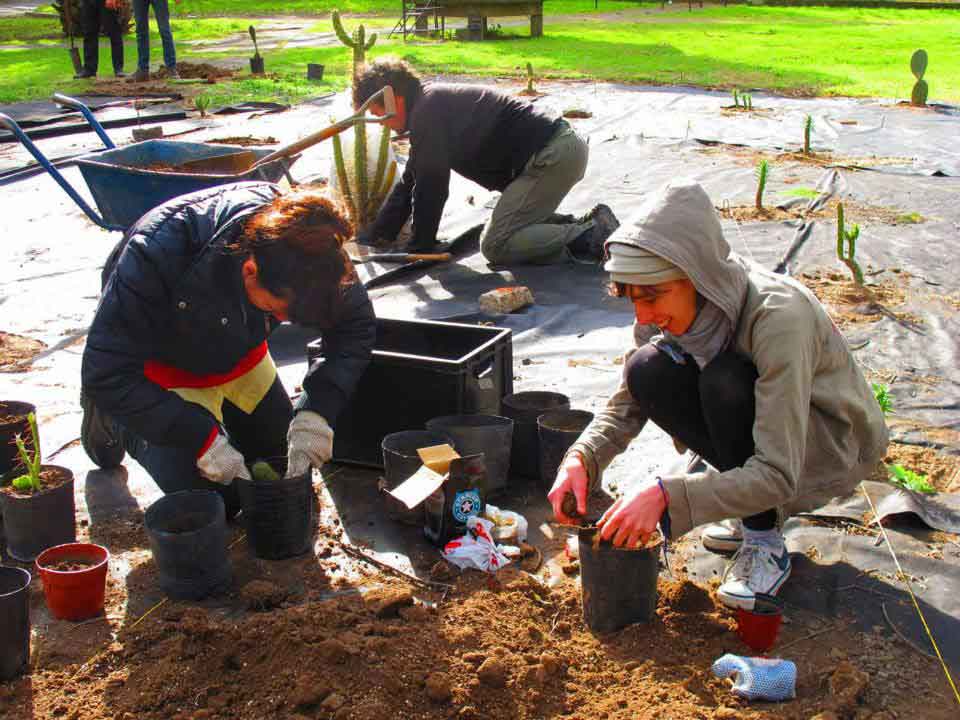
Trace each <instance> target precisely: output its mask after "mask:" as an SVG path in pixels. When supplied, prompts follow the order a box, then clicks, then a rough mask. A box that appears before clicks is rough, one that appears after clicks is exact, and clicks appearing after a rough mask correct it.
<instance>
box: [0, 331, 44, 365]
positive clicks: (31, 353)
mask: <svg viewBox="0 0 960 720" xmlns="http://www.w3.org/2000/svg"><path fill="white" fill-rule="evenodd" d="M46 347H47V346H46V345H45V344H44V343H42V342H40V341H39V340H34V339H32V338H28V337H24V336H22V335H14V334H12V333H5V332H2V331H0V372H24V371H26V370H27V369H29V367H30V363H31V362H33V358H34V357H35V356H36V355H37V353H39V352H40V351H42V350H44V349H45V348H46Z"/></svg>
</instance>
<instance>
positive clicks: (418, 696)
mask: <svg viewBox="0 0 960 720" xmlns="http://www.w3.org/2000/svg"><path fill="white" fill-rule="evenodd" d="M305 579H306V576H305ZM376 579H377V580H379V581H380V582H381V587H380V588H379V589H378V590H374V591H371V592H369V593H367V594H365V595H358V594H357V595H347V596H343V597H341V598H337V599H325V600H318V599H315V598H314V597H312V596H311V594H310V593H309V592H308V593H307V595H306V597H305V599H304V600H303V601H301V602H297V603H292V604H290V603H285V604H284V605H283V606H281V607H277V608H273V609H267V610H261V611H258V612H241V613H240V614H236V613H231V614H229V615H227V616H224V614H223V613H222V612H217V611H216V610H215V609H211V608H206V607H199V606H196V605H188V604H182V603H175V602H173V601H168V602H167V603H165V605H164V606H163V607H161V608H159V609H157V610H156V611H155V612H153V613H152V614H151V615H149V616H148V617H147V618H146V619H145V620H144V621H143V622H142V623H140V624H138V625H137V626H136V627H132V626H129V627H127V626H128V625H132V623H123V625H124V626H123V627H114V624H113V623H114V620H115V619H116V618H117V617H118V616H117V615H116V614H115V612H116V606H115V604H116V603H118V602H120V601H121V600H122V597H121V596H122V591H120V592H118V588H117V587H116V586H113V587H112V588H111V589H110V591H109V592H108V605H110V606H113V607H108V611H107V617H106V618H105V619H104V622H103V623H96V624H94V625H92V626H87V627H83V626H81V627H80V628H79V630H81V632H78V633H77V634H76V635H77V636H78V637H80V638H82V640H83V641H85V642H86V645H85V646H81V649H80V650H79V651H78V649H77V646H76V643H73V644H71V643H69V642H67V640H66V638H67V636H66V635H63V636H62V637H60V636H58V639H54V638H49V637H47V638H44V639H43V642H42V643H41V644H40V648H41V651H42V653H43V654H42V655H41V656H40V657H39V658H35V666H34V671H33V673H32V676H31V677H30V678H29V679H24V680H20V681H16V682H12V683H8V684H6V685H2V686H0V714H3V716H4V717H5V718H10V720H21V719H25V718H28V717H30V718H33V717H35V718H48V717H68V718H74V720H87V719H89V720H95V719H96V720H106V719H108V718H109V719H110V720H113V719H114V718H120V720H133V719H134V718H136V720H141V719H142V720H170V719H176V720H193V719H194V718H197V719H199V718H222V719H226V718H231V719H236V720H253V719H254V718H255V719H257V720H260V719H263V718H271V719H272V718H276V719H278V720H280V719H283V720H302V719H303V718H344V719H345V718H356V719H358V720H383V719H384V718H391V717H403V718H437V719H438V720H439V719H441V718H464V719H469V718H474V719H476V720H479V719H480V718H485V719H489V720H506V719H508V718H509V719H510V720H513V719H515V718H517V719H524V718H559V717H564V718H570V719H572V718H606V719H607V720H614V719H622V720H628V719H629V720H636V719H638V718H643V719H647V720H654V719H655V718H676V719H678V720H679V719H686V718H701V719H703V720H715V719H728V720H729V719H733V718H746V719H748V720H759V719H761V718H771V719H772V718H791V719H796V720H807V719H808V718H811V717H812V716H814V715H816V714H817V713H820V712H827V711H831V712H836V713H837V715H836V716H837V717H839V718H853V717H854V716H856V718H869V719H870V720H884V719H889V718H892V717H897V716H899V717H924V718H929V719H930V720H945V719H946V718H949V717H953V714H952V713H953V710H954V708H953V706H952V705H951V700H950V698H949V697H948V696H947V694H946V693H945V691H944V689H943V687H942V686H943V682H942V681H941V679H940V678H939V676H938V674H937V668H936V666H935V664H934V663H932V662H930V661H929V660H927V659H925V658H922V657H920V656H918V655H916V654H914V652H913V651H912V650H911V649H909V648H907V647H906V646H905V645H902V644H899V643H896V642H893V641H891V640H888V639H887V638H885V637H884V636H882V635H880V634H873V633H868V634H863V633H858V632H855V631H852V630H851V629H850V627H851V626H850V625H849V624H847V623H845V622H843V621H837V622H836V626H835V627H834V628H829V627H828V623H827V622H826V621H820V620H812V621H809V622H808V621H804V618H803V617H801V616H797V615H794V616H793V618H792V621H791V622H790V623H789V624H788V625H786V626H785V627H784V630H783V633H782V637H781V643H782V644H783V645H784V646H785V645H786V644H787V643H793V644H792V645H791V647H790V651H789V652H788V653H786V655H787V656H788V657H789V658H790V659H792V660H794V661H796V662H797V664H798V669H799V677H798V684H797V694H798V698H797V700H795V701H792V702H788V703H782V704H777V705H773V704H765V703H755V704H749V703H747V702H745V701H743V700H739V699H737V698H735V697H734V696H733V695H732V694H731V693H730V686H729V683H728V682H727V681H721V680H718V679H716V678H714V677H713V676H712V674H711V672H710V670H709V668H710V665H711V663H712V662H713V661H714V660H715V659H716V658H718V657H720V656H721V655H723V654H724V653H726V652H735V653H744V652H746V648H745V647H744V646H742V645H741V644H740V641H739V640H738V639H737V637H736V635H735V632H734V630H735V624H736V623H735V619H734V617H733V614H732V613H731V612H730V611H729V610H727V609H726V608H724V607H722V606H720V605H719V604H718V603H717V602H716V600H715V598H714V596H713V593H712V590H711V589H710V588H704V587H699V586H696V585H694V584H692V583H690V582H688V581H685V580H676V581H667V580H661V582H660V595H661V599H660V604H659V608H658V611H657V617H656V619H655V620H654V621H653V622H652V623H651V624H649V625H635V626H631V627H628V628H626V629H624V630H622V631H620V632H617V633H614V634H612V635H609V636H604V637H597V636H594V635H593V634H591V633H589V632H588V631H586V630H585V629H584V627H583V625H582V622H581V619H580V613H581V610H580V600H579V592H578V590H577V585H576V581H575V580H573V579H564V580H563V581H562V582H561V584H560V585H559V586H558V587H556V588H553V589H550V588H548V587H546V586H544V585H542V584H541V583H539V582H538V581H537V580H535V579H533V578H532V577H530V576H528V575H526V574H524V573H521V572H518V571H516V570H511V569H506V570H504V571H501V573H500V574H499V575H497V576H496V577H495V578H494V577H489V576H486V575H483V574H480V573H475V572H468V573H466V574H464V575H462V576H461V577H460V579H459V580H458V581H457V582H456V586H455V588H454V589H453V590H451V591H450V592H449V593H448V594H447V595H446V597H445V598H444V597H442V596H426V597H414V594H413V593H411V592H410V590H409V589H407V588H406V587H404V586H401V585H391V584H386V585H383V584H382V582H383V578H376ZM435 603H436V604H435ZM108 627H109V628H111V630H112V631H111V632H103V630H104V629H105V628H108ZM824 629H830V635H829V640H828V641H824V640H823V639H822V638H823V635H820V636H818V637H819V638H820V639H815V638H814V639H810V638H809V636H810V635H811V633H812V632H816V631H822V630H824ZM36 660H38V662H36ZM886 668H895V669H896V670H895V672H887V671H886ZM886 713H890V714H886ZM893 713H897V715H894V714H893Z"/></svg>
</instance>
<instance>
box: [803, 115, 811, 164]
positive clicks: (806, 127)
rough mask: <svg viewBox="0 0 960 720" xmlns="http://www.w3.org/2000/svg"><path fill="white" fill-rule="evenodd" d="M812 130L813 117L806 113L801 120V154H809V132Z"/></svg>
mask: <svg viewBox="0 0 960 720" xmlns="http://www.w3.org/2000/svg"><path fill="white" fill-rule="evenodd" d="M811 132H813V117H811V116H810V115H807V117H806V118H804V120H803V154H804V155H809V154H810V133H811Z"/></svg>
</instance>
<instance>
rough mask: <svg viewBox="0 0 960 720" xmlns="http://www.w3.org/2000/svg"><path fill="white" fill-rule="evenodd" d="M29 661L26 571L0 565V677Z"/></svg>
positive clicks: (14, 674) (10, 675)
mask: <svg viewBox="0 0 960 720" xmlns="http://www.w3.org/2000/svg"><path fill="white" fill-rule="evenodd" d="M29 662H30V573H28V572H27V571H26V570H24V569H23V568H16V567H0V681H5V680H12V679H13V678H15V677H17V676H18V675H20V674H21V673H22V672H23V671H24V670H26V669H27V664H28V663H29Z"/></svg>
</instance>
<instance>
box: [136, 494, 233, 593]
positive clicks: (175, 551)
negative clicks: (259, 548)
mask: <svg viewBox="0 0 960 720" xmlns="http://www.w3.org/2000/svg"><path fill="white" fill-rule="evenodd" d="M144 524H145V525H146V528H147V537H148V538H149V540H150V549H151V550H152V551H153V559H154V561H155V562H156V564H157V570H158V571H159V573H160V587H161V589H162V590H163V591H164V592H165V593H167V594H168V595H170V596H171V597H174V598H178V599H189V600H199V599H200V598H204V597H207V596H208V595H212V594H214V593H216V592H217V591H219V590H222V589H224V588H225V587H226V586H227V585H228V584H229V583H230V563H229V561H228V559H227V522H226V513H225V512H224V508H223V498H221V497H220V495H219V494H218V493H216V492H214V491H212V490H183V491H181V492H175V493H171V494H169V495H164V496H163V497H162V498H160V499H159V500H157V501H156V502H155V503H153V505H151V506H150V507H149V508H147V512H146V515H145V517H144Z"/></svg>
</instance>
